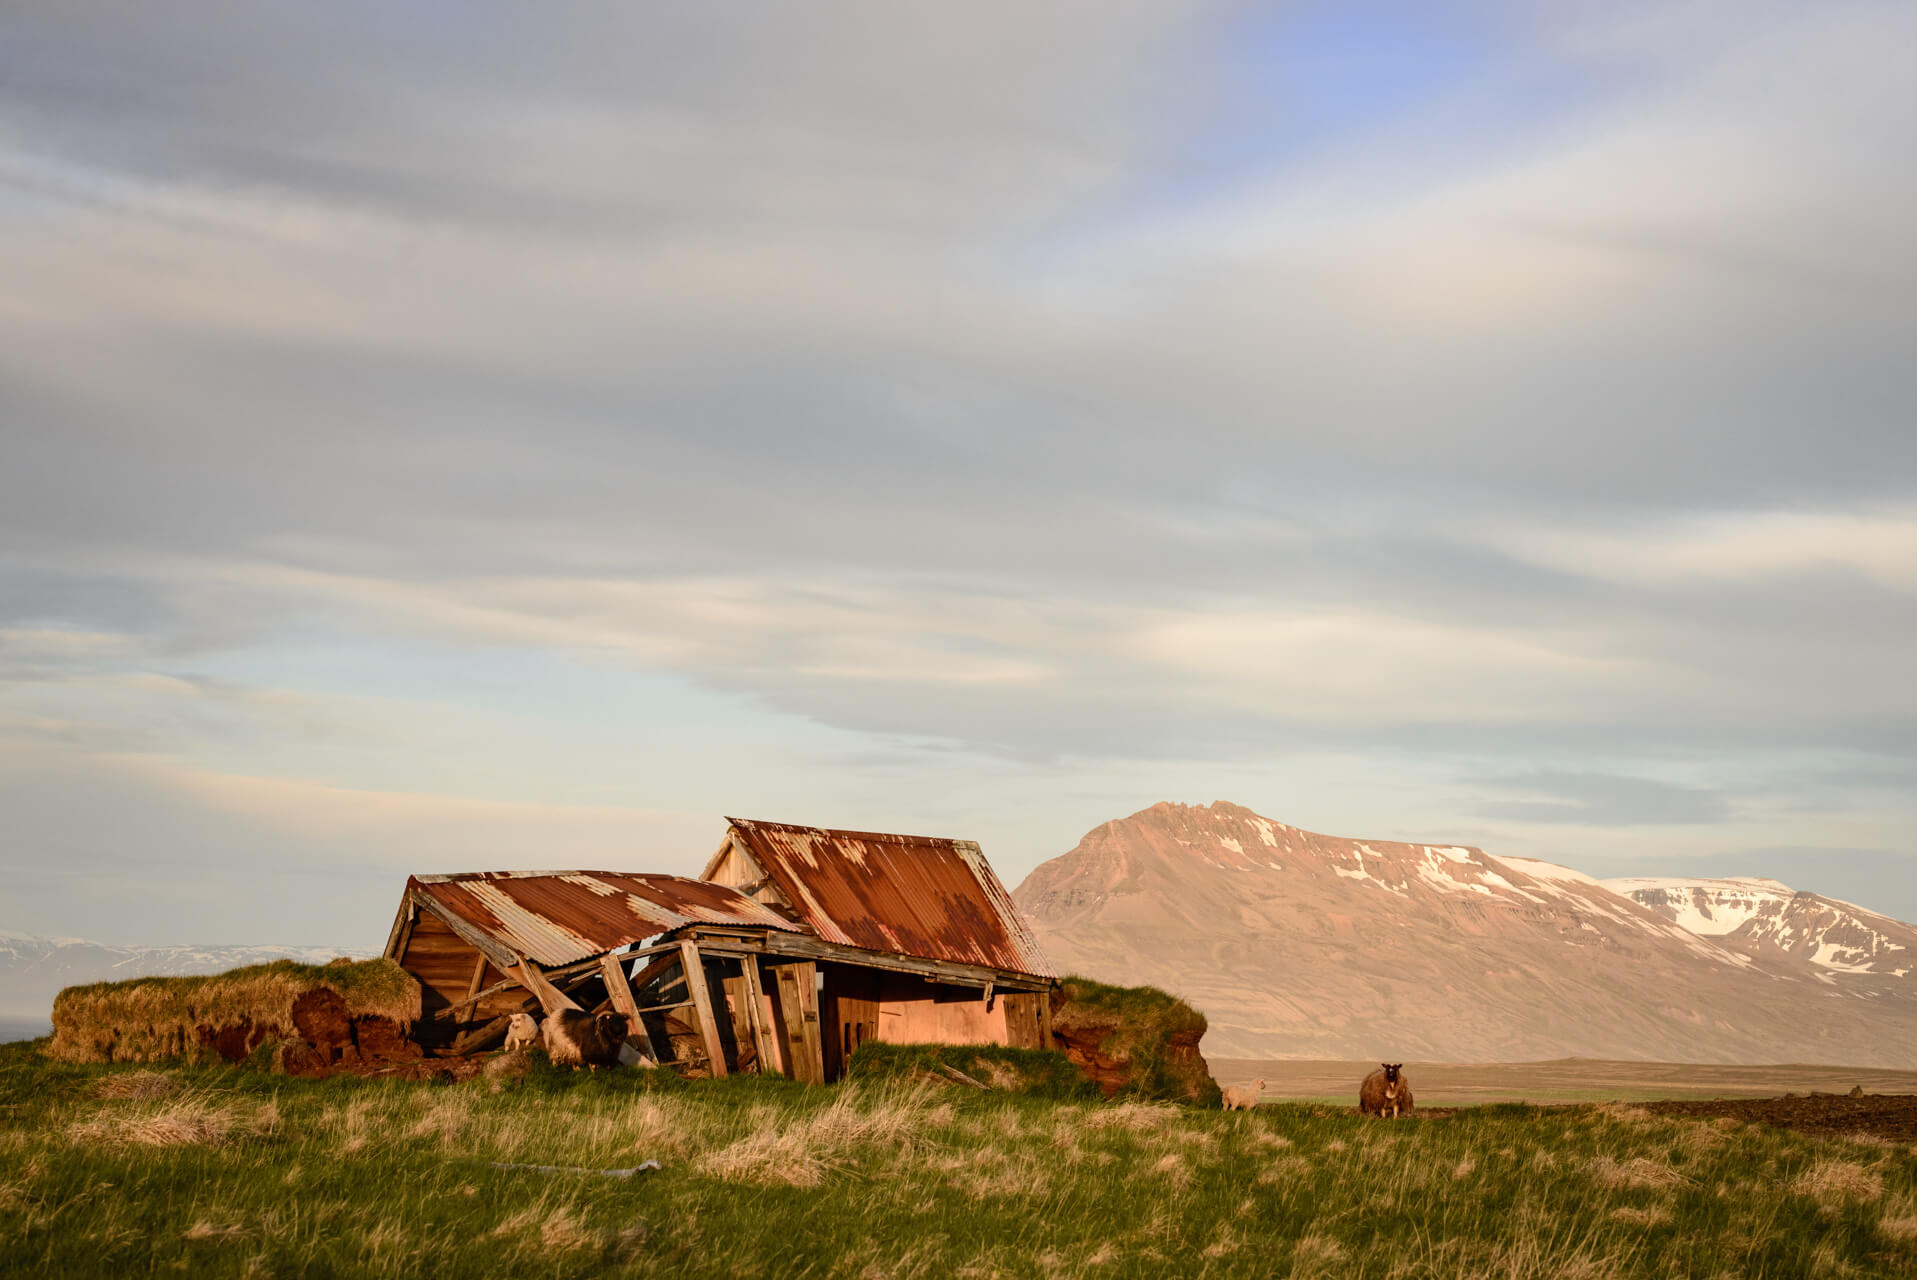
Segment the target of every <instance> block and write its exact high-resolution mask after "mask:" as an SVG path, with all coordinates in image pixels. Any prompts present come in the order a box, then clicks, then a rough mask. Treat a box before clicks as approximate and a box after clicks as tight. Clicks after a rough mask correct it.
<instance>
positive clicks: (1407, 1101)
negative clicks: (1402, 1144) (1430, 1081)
mask: <svg viewBox="0 0 1917 1280" xmlns="http://www.w3.org/2000/svg"><path fill="white" fill-rule="evenodd" d="M1358 1110H1359V1111H1360V1112H1362V1113H1363V1114H1365V1115H1368V1116H1386V1117H1388V1118H1392V1119H1395V1118H1397V1117H1398V1116H1401V1115H1406V1114H1408V1113H1409V1112H1410V1111H1411V1082H1410V1081H1409V1080H1407V1079H1405V1077H1404V1063H1402V1062H1381V1063H1379V1064H1378V1069H1377V1070H1376V1071H1374V1072H1372V1073H1371V1074H1370V1075H1368V1076H1366V1077H1365V1082H1364V1084H1362V1085H1361V1086H1359V1088H1358Z"/></svg>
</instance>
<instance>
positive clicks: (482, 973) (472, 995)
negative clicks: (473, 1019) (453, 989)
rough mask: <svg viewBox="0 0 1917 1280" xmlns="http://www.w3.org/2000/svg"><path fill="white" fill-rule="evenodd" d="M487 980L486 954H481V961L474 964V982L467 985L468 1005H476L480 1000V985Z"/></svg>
mask: <svg viewBox="0 0 1917 1280" xmlns="http://www.w3.org/2000/svg"><path fill="white" fill-rule="evenodd" d="M485 980H486V953H485V952H483V951H482V952H480V954H479V959H478V960H477V961H476V962H474V964H473V980H472V981H471V982H469V983H467V984H466V1003H467V1004H474V1003H477V1002H478V1000H479V984H480V983H482V982H484V981H485Z"/></svg>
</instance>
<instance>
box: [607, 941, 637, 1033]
mask: <svg viewBox="0 0 1917 1280" xmlns="http://www.w3.org/2000/svg"><path fill="white" fill-rule="evenodd" d="M599 972H600V974H601V975H602V976H604V978H605V979H606V995H607V997H608V998H610V999H611V1001H612V1007H613V1008H615V1009H617V1010H618V1011H619V1012H621V1013H623V1014H625V1015H626V1017H627V1018H628V1019H630V1020H631V1021H632V1022H633V1023H634V1024H635V1029H636V1030H638V1031H639V1033H640V1034H641V1035H644V1034H645V1029H644V1028H643V1027H637V1025H636V1024H637V1023H638V1021H639V1002H638V1001H637V1000H635V999H633V996H632V988H631V987H630V986H628V985H627V984H626V966H625V962H624V961H622V960H620V958H619V957H618V956H615V955H610V954H608V955H603V956H600V957H599Z"/></svg>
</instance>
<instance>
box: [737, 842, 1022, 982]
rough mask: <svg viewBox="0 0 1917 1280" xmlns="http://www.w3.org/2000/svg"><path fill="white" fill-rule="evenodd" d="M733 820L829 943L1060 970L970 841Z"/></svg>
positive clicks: (999, 965)
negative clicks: (1043, 949)
mask: <svg viewBox="0 0 1917 1280" xmlns="http://www.w3.org/2000/svg"><path fill="white" fill-rule="evenodd" d="M726 821H727V822H730V823H731V824H732V829H733V831H734V832H736V833H737V835H738V837H739V839H740V840H741V841H743V842H744V844H745V846H746V850H747V852H749V853H750V854H751V855H752V857H753V860H754V861H756V862H757V863H758V864H759V865H760V867H762V868H763V869H764V870H765V873H766V874H767V875H768V876H770V877H771V878H772V881H773V883H774V884H775V885H777V886H778V889H779V892H780V893H782V894H783V895H784V896H785V898H786V900H787V902H789V903H790V904H791V908H792V910H793V911H794V912H795V913H796V914H797V915H798V917H799V920H800V922H801V923H803V924H806V925H808V926H810V927H811V929H812V930H813V932H815V933H816V934H818V936H819V937H821V938H823V939H825V940H826V941H827V942H837V943H840V944H842V945H845V946H851V947H864V948H866V949H868V950H872V951H884V952H890V953H892V954H894V955H907V956H919V957H922V958H925V959H931V960H948V961H953V962H955V963H959V964H974V965H984V966H986V967H988V968H993V969H1005V970H1010V971H1012V972H1014V973H1024V974H1031V975H1034V976H1037V977H1043V978H1051V977H1056V976H1057V974H1055V973H1054V972H1053V970H1052V967H1051V964H1050V962H1048V961H1047V960H1046V959H1045V954H1044V952H1042V951H1040V950H1039V948H1038V941H1037V939H1035V938H1034V937H1033V936H1032V931H1031V930H1030V929H1029V928H1027V927H1026V924H1025V921H1024V919H1023V917H1021V916H1020V915H1019V913H1018V908H1017V907H1015V906H1013V905H1012V898H1011V895H1010V894H1008V893H1006V892H1005V886H1004V885H1002V884H1000V883H999V881H998V877H997V876H996V875H994V874H993V873H992V868H991V865H990V864H989V863H987V862H986V861H985V855H984V854H982V853H980V852H979V847H978V846H977V845H976V844H974V843H973V842H971V841H970V840H946V839H939V838H935V837H931V836H895V835H882V834H879V833H876V832H870V831H826V830H823V829H821V828H819V827H795V826H790V825H788V824H786V823H782V822H751V821H745V820H742V819H739V818H727V819H726Z"/></svg>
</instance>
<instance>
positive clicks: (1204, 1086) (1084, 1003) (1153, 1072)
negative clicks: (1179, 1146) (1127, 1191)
mask: <svg viewBox="0 0 1917 1280" xmlns="http://www.w3.org/2000/svg"><path fill="white" fill-rule="evenodd" d="M1205 1027H1206V1022H1205V1015H1204V1014H1202V1013H1200V1012H1198V1010H1196V1009H1194V1008H1192V1007H1191V1006H1190V1005H1188V1004H1186V1003H1185V1002H1184V1001H1183V1000H1180V999H1178V997H1176V996H1173V995H1170V994H1169V993H1167V992H1164V991H1160V990H1159V989H1158V988H1157V987H1113V986H1107V985H1106V984H1105V983H1102V982H1093V981H1091V980H1090V979H1089V978H1077V977H1071V978H1066V979H1065V980H1064V983H1063V985H1062V986H1061V987H1060V988H1059V990H1058V991H1056V992H1054V993H1053V995H1052V1041H1053V1043H1054V1044H1055V1045H1057V1047H1058V1048H1060V1049H1063V1050H1064V1051H1065V1055H1066V1056H1067V1057H1068V1058H1070V1059H1071V1060H1072V1062H1073V1063H1074V1064H1075V1065H1076V1066H1077V1067H1078V1069H1079V1070H1080V1071H1081V1072H1083V1073H1084V1074H1085V1077H1086V1078H1087V1079H1089V1080H1090V1081H1092V1083H1094V1084H1096V1085H1097V1086H1098V1089H1099V1092H1100V1093H1103V1094H1104V1095H1105V1096H1106V1097H1107V1098H1114V1097H1118V1096H1119V1095H1121V1094H1123V1095H1125V1096H1128V1097H1143V1098H1164V1099H1170V1100H1172V1101H1177V1102H1190V1103H1195V1104H1197V1105H1198V1106H1201V1107H1216V1106H1219V1105H1221V1098H1222V1095H1221V1093H1220V1091H1219V1088H1218V1083H1217V1082H1216V1081H1215V1080H1213V1079H1212V1078H1211V1069H1210V1068H1209V1067H1207V1066H1206V1065H1205V1059H1204V1056H1203V1055H1202V1054H1200V1053H1199V1052H1198V1042H1199V1041H1200V1040H1201V1039H1203V1038H1204V1035H1205Z"/></svg>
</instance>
